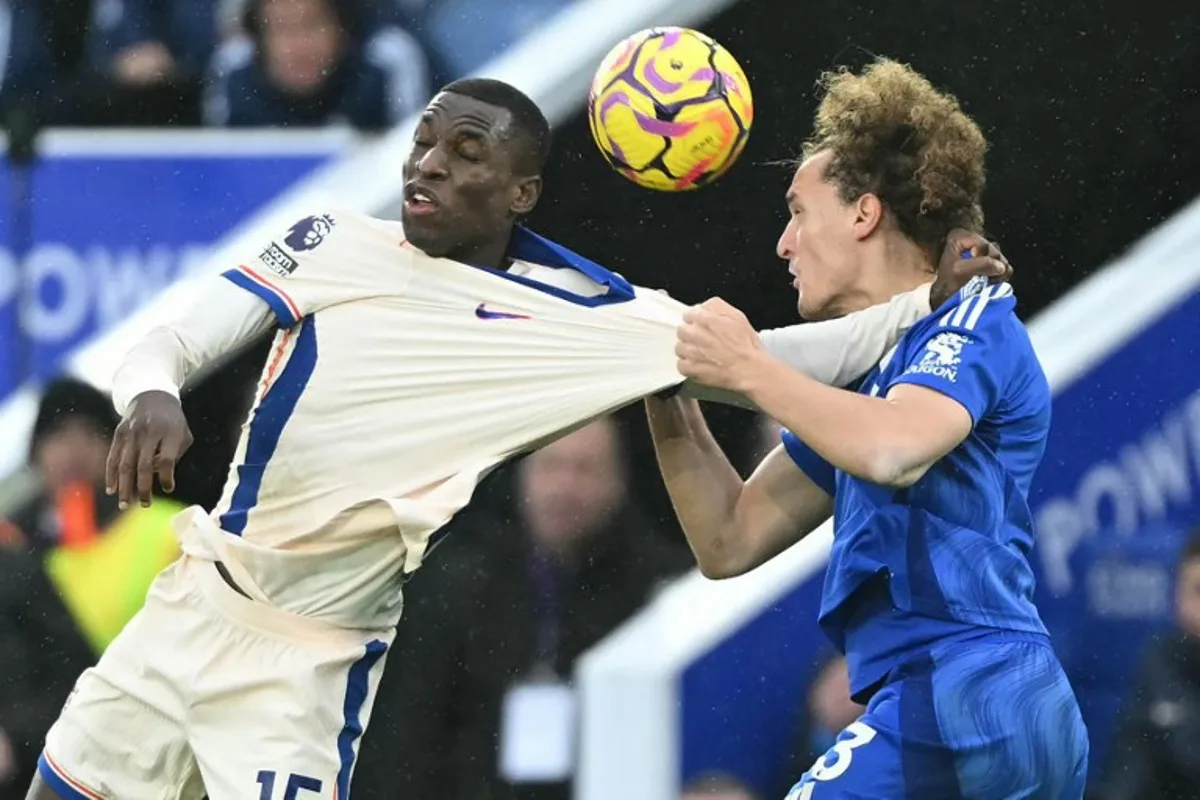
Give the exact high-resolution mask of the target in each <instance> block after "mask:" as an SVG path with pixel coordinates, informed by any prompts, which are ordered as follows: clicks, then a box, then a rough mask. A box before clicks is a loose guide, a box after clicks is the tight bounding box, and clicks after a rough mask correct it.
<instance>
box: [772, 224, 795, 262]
mask: <svg viewBox="0 0 1200 800" xmlns="http://www.w3.org/2000/svg"><path fill="white" fill-rule="evenodd" d="M792 227H793V225H792V222H788V224H787V226H786V227H785V228H784V229H783V233H781V234H780V235H779V241H778V242H776V243H775V255H777V256H779V257H780V258H782V259H783V260H784V261H791V260H792V256H794V255H795V254H796V249H795V243H796V233H795V231H793V230H792Z"/></svg>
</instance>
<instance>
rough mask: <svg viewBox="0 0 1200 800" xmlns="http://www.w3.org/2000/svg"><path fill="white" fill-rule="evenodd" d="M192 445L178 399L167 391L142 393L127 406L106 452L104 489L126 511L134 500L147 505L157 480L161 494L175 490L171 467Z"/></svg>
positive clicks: (189, 430) (173, 468)
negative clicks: (161, 489) (114, 496)
mask: <svg viewBox="0 0 1200 800" xmlns="http://www.w3.org/2000/svg"><path fill="white" fill-rule="evenodd" d="M191 445H192V431H191V429H189V428H188V424H187V418H186V417H185V416H184V414H183V405H182V404H181V403H180V402H179V399H178V398H176V397H174V396H172V395H170V394H168V393H167V392H157V391H155V392H144V393H142V394H139V395H138V396H137V397H135V398H134V399H133V402H132V403H130V404H129V408H128V410H127V411H126V412H125V418H124V419H123V420H121V424H120V425H118V426H117V430H116V433H115V434H114V435H113V441H112V447H111V448H110V449H109V451H108V464H107V468H106V470H105V486H106V487H107V490H108V493H109V494H114V493H115V494H116V495H117V499H118V500H119V501H120V507H121V508H126V507H128V506H129V504H130V503H132V502H133V499H134V497H135V496H136V497H137V500H138V502H139V503H140V504H141V505H142V506H149V505H150V500H151V494H152V492H153V489H154V479H155V477H157V478H158V481H159V484H160V485H161V486H162V488H163V491H166V492H173V491H175V465H176V464H178V463H179V459H180V458H181V457H182V456H183V454H184V453H185V452H187V449H188V448H189V447H191Z"/></svg>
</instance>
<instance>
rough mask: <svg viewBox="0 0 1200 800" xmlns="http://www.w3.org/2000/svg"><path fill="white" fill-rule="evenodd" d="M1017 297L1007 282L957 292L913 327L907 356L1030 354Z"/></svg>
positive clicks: (955, 357) (950, 358)
mask: <svg viewBox="0 0 1200 800" xmlns="http://www.w3.org/2000/svg"><path fill="white" fill-rule="evenodd" d="M1016 309H1017V298H1016V295H1015V294H1014V293H1013V289H1012V286H1011V285H1010V284H1007V283H1000V284H995V285H984V286H982V287H980V288H979V289H978V290H977V291H975V292H973V293H971V294H965V295H960V296H959V297H958V298H957V302H954V303H950V304H947V305H946V306H943V307H942V308H940V309H938V310H937V312H935V313H934V314H932V315H930V316H929V317H926V318H925V319H924V320H922V321H921V322H920V323H918V324H917V325H916V326H914V327H913V329H912V330H911V331H910V334H911V335H910V336H909V337H908V344H909V347H910V351H909V353H908V355H909V358H910V360H911V358H914V357H923V356H928V357H934V356H936V357H937V358H939V359H941V360H942V361H946V362H947V363H948V362H949V361H957V360H958V359H959V358H960V357H964V356H969V355H970V353H969V351H970V350H976V351H980V352H981V353H982V350H981V349H980V346H981V345H982V346H983V348H984V349H986V351H987V358H988V359H989V360H993V361H996V360H1000V361H1003V360H1008V359H1011V358H1017V359H1021V358H1023V357H1025V356H1029V357H1032V356H1033V346H1032V344H1031V343H1030V341H1029V334H1028V332H1027V331H1026V330H1025V325H1024V324H1023V323H1022V322H1021V320H1020V318H1019V317H1018V316H1017V313H1016Z"/></svg>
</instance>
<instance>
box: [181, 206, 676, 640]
mask: <svg viewBox="0 0 1200 800" xmlns="http://www.w3.org/2000/svg"><path fill="white" fill-rule="evenodd" d="M512 255H513V256H514V258H515V259H516V260H517V261H518V268H517V269H514V270H513V271H512V272H508V273H505V272H500V271H496V270H491V269H485V268H481V267H473V266H469V265H466V264H461V263H458V262H455V261H450V260H447V259H434V258H429V257H428V256H426V255H424V254H423V253H422V252H421V251H419V250H417V249H415V248H413V247H411V246H410V245H408V244H406V242H405V241H404V237H403V232H402V230H401V229H400V227H399V226H398V225H395V224H391V223H386V222H381V221H378V220H373V219H370V218H367V217H361V216H356V215H348V214H338V215H334V214H319V215H315V216H313V217H310V218H308V219H306V220H303V221H302V222H301V223H299V224H298V225H296V226H294V227H293V228H292V230H291V231H290V232H289V233H288V234H286V235H284V236H283V237H281V238H280V239H279V240H276V241H274V242H271V243H270V244H268V245H267V246H266V248H265V249H264V250H263V252H262V254H261V256H260V257H259V258H258V259H257V260H255V261H253V262H248V263H246V264H245V265H243V266H241V267H239V268H238V269H234V270H230V271H229V272H226V273H225V277H226V278H227V279H228V280H229V281H231V282H233V283H234V284H236V285H237V286H240V287H242V288H243V289H245V290H247V291H249V292H251V293H253V294H254V295H256V296H257V297H259V298H261V299H262V300H263V301H265V302H266V303H267V304H268V305H269V306H270V308H271V309H272V311H273V312H274V315H275V317H276V320H277V322H278V326H279V328H280V329H281V330H280V332H279V333H278V335H277V336H276V339H275V345H274V348H273V352H272V354H271V356H270V357H269V360H268V365H267V368H266V371H265V373H264V376H263V380H262V382H261V386H260V388H259V390H258V395H257V398H256V400H255V405H254V410H253V412H252V413H251V415H250V418H249V420H248V421H247V423H246V425H245V427H244V429H243V433H242V436H241V441H240V442H239V445H238V448H237V451H236V455H235V458H234V464H233V467H232V469H231V472H230V476H229V479H228V482H227V484H226V488H225V492H224V495H223V497H222V499H221V501H220V504H219V505H218V507H217V508H216V510H215V511H214V513H213V515H212V516H211V517H209V516H207V515H205V514H204V513H203V512H201V511H200V510H199V509H192V510H191V511H189V512H186V513H185V514H184V515H183V516H182V517H181V518H180V520H179V522H178V526H179V532H180V534H181V539H182V542H183V546H184V550H185V552H186V553H188V554H189V555H193V556H200V557H204V558H210V559H219V560H221V561H223V562H225V563H226V565H227V566H228V567H229V569H230V571H231V572H232V573H233V574H234V577H235V579H237V580H238V582H239V584H240V583H242V582H243V581H245V582H246V584H247V585H246V586H243V588H245V589H246V590H247V591H248V592H250V593H252V594H255V595H259V596H261V597H263V598H269V599H270V601H271V602H272V603H274V604H275V605H278V606H280V607H282V608H284V609H285V610H288V611H292V612H294V613H299V614H302V615H305V616H310V617H318V618H326V619H328V620H330V621H334V622H337V623H339V624H344V625H348V626H352V627H360V628H361V627H374V626H386V625H388V624H394V622H395V621H396V619H397V618H398V616H399V613H400V585H401V583H402V581H403V578H404V576H405V575H406V574H408V573H411V572H412V571H413V570H415V569H416V568H417V567H418V566H419V564H420V563H421V560H422V558H423V557H424V555H425V552H426V549H427V547H428V545H429V542H430V537H431V535H432V534H433V533H434V532H435V531H437V530H438V529H440V528H442V527H443V526H444V525H445V524H446V522H447V521H449V519H450V518H451V517H452V516H453V515H454V514H455V513H456V512H457V511H459V510H460V509H461V508H463V507H464V506H465V505H466V504H467V503H468V501H469V500H470V498H471V495H472V493H473V492H474V490H475V487H476V485H477V483H478V482H479V480H480V479H481V478H482V477H483V476H484V475H485V474H486V473H487V472H488V471H489V470H491V469H492V468H494V467H495V466H496V465H498V464H500V463H501V462H503V461H505V460H506V459H508V458H510V457H512V456H514V455H516V454H519V453H521V452H523V451H526V450H529V449H531V448H534V447H536V446H537V445H538V444H539V443H540V442H543V441H546V440H548V439H550V438H552V437H555V436H558V435H561V434H562V433H563V432H565V431H567V430H569V429H572V428H574V427H577V426H579V425H581V424H583V423H585V422H587V421H589V420H591V419H593V418H595V417H597V416H600V415H602V414H605V413H607V412H610V411H612V410H613V409H616V408H618V407H620V406H623V405H625V404H627V403H629V402H631V401H633V400H636V399H638V398H640V397H642V396H644V395H646V394H649V393H652V392H655V391H658V390H661V389H663V388H665V387H668V386H671V385H673V384H677V383H679V382H680V381H681V380H682V378H681V377H680V375H679V373H678V372H677V371H676V368H675V357H674V354H673V348H674V341H675V328H676V326H677V325H678V324H679V321H680V318H681V313H682V309H683V306H682V304H680V303H679V302H677V301H675V300H671V299H670V298H668V297H665V296H663V295H661V294H659V293H657V292H652V291H648V290H643V289H636V288H635V287H633V286H631V285H630V284H629V283H628V282H626V281H625V280H623V279H621V278H620V277H619V276H617V275H615V274H613V273H610V272H608V271H607V270H604V269H602V268H600V267H599V266H597V265H595V264H593V263H591V262H590V261H587V260H585V259H583V258H581V257H579V256H577V255H575V254H573V253H570V252H569V251H567V250H565V249H563V248H560V247H558V246H556V245H554V244H552V243H550V242H548V241H546V240H544V239H541V238H540V237H537V236H536V235H534V234H532V233H530V232H528V231H523V230H518V232H517V233H516V234H515V235H514V244H513V250H512ZM524 262H529V263H528V264H526V266H525V267H521V266H520V264H522V263H524ZM535 267H536V268H540V269H543V270H554V271H558V270H563V271H569V272H570V273H572V278H573V279H574V282H575V284H576V288H577V289H578V290H580V291H571V290H570V289H563V288H556V287H553V286H548V285H546V284H543V283H538V282H536V281H534V280H532V279H530V278H529V277H527V275H528V274H529V272H530V270H534V269H535ZM522 273H525V274H522Z"/></svg>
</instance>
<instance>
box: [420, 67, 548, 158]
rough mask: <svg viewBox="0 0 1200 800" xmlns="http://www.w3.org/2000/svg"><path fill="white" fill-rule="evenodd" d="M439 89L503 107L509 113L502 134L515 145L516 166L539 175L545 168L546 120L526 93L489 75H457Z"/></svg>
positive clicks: (546, 156) (546, 151) (546, 149)
mask: <svg viewBox="0 0 1200 800" xmlns="http://www.w3.org/2000/svg"><path fill="white" fill-rule="evenodd" d="M442 91H443V92H451V93H453V94H457V95H462V96H463V97H470V98H472V99H475V100H478V101H479V102H481V103H487V104H488V105H490V106H496V107H497V108H503V109H504V110H506V111H507V112H508V113H509V115H510V116H511V117H512V122H511V123H510V124H509V130H508V131H507V132H506V133H507V134H508V136H507V137H506V138H508V139H509V140H510V141H511V142H512V143H513V144H514V145H515V149H514V151H513V153H514V156H515V159H514V160H515V163H516V164H517V166H518V168H519V169H521V170H522V171H523V172H527V173H528V174H530V175H540V174H541V173H542V170H543V169H545V168H546V160H547V159H548V158H549V157H550V123H549V122H548V121H547V120H546V115H545V114H543V113H542V110H541V109H540V108H538V106H537V103H535V102H533V100H531V99H530V97H529V95H527V94H525V93H524V92H522V91H521V90H520V89H518V88H516V87H515V86H512V85H510V84H507V83H505V82H504V81H498V80H495V79H493V78H461V79H459V80H456V81H454V82H452V83H449V84H447V85H446V86H443V87H442Z"/></svg>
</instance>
